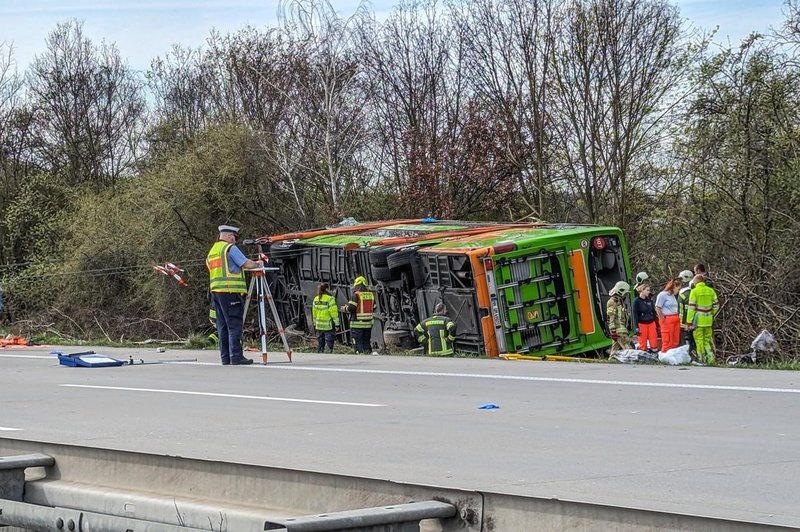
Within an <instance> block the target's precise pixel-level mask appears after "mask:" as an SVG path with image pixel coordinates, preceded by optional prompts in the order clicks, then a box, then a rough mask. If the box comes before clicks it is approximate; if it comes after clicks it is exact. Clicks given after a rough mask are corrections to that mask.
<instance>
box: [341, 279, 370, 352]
mask: <svg viewBox="0 0 800 532" xmlns="http://www.w3.org/2000/svg"><path fill="white" fill-rule="evenodd" d="M374 311H375V294H374V293H373V292H371V291H370V290H369V289H368V288H367V279H366V277H364V276H363V275H359V276H357V277H356V278H355V280H354V281H353V298H352V299H351V300H350V301H348V302H347V304H346V305H344V306H343V307H342V312H346V313H347V315H348V316H349V317H350V336H352V338H353V342H354V343H355V350H356V353H369V351H370V349H371V348H372V323H373V320H374V318H373V315H372V313H373V312H374Z"/></svg>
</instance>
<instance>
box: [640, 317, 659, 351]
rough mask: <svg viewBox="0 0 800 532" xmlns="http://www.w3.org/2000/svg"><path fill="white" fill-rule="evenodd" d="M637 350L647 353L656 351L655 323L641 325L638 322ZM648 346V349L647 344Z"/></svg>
mask: <svg viewBox="0 0 800 532" xmlns="http://www.w3.org/2000/svg"><path fill="white" fill-rule="evenodd" d="M637 340H638V342H639V349H641V350H642V351H647V350H648V349H658V326H657V325H656V322H651V323H642V322H639V336H638V337H637ZM648 343H649V344H650V347H648V346H647V344H648Z"/></svg>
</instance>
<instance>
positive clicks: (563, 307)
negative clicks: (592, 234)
mask: <svg viewBox="0 0 800 532" xmlns="http://www.w3.org/2000/svg"><path fill="white" fill-rule="evenodd" d="M514 255H517V256H514V257H508V256H504V255H496V256H495V257H493V259H494V268H493V270H492V273H491V274H490V275H492V274H493V275H494V288H495V291H496V295H497V306H498V309H497V313H496V314H495V319H497V318H498V317H499V319H500V321H501V324H500V325H502V329H503V333H504V334H503V339H504V344H505V351H506V352H509V353H514V352H516V353H536V352H537V351H547V352H551V353H552V352H559V351H562V350H564V349H565V348H566V346H568V345H569V344H571V343H575V342H578V341H579V340H580V338H579V331H578V327H577V323H578V322H577V321H576V319H575V317H576V309H575V302H574V298H573V290H572V283H571V275H570V274H569V272H570V269H569V266H568V258H569V257H568V255H567V252H566V249H557V250H542V251H539V252H536V253H531V254H528V255H520V254H519V252H516V253H514ZM487 273H488V272H487Z"/></svg>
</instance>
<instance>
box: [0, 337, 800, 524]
mask: <svg viewBox="0 0 800 532" xmlns="http://www.w3.org/2000/svg"><path fill="white" fill-rule="evenodd" d="M52 349H53V348H42V347H31V348H23V349H5V350H0V399H1V400H2V409H0V437H10V438H18V439H32V440H39V441H52V442H58V443H68V444H77V445H87V446H96V447H103V448H111V449H121V450H132V451H140V452H149V453H158V454H170V455H180V456H185V457H192V458H205V459H213V460H222V461H234V462H241V463H250V464H260V465H269V466H277V467H286V468H293V469H303V470H309V471H321V472H329V473H342V474H348V475H356V476H365V477H372V478H380V479H388V480H395V481H401V482H414V483H421V484H429V485H436V486H444V487H452V488H462V489H476V490H485V491H493V492H501V493H510V494H518V495H528V496H541V497H556V498H560V499H569V500H578V501H586V502H595V503H602V504H614V505H620V506H628V507H638V508H648V509H655V510H664V511H670V512H681V513H687V514H696V515H705V516H715V517H726V518H735V519H747V520H753V521H758V522H765V523H774V524H783V525H789V526H797V527H800V508H799V507H798V505H797V493H798V488H800V422H798V411H800V373H797V372H787V371H766V370H747V369H741V368H706V367H689V368H675V367H665V366H649V365H648V366H641V365H622V364H605V363H592V364H588V363H587V364H579V363H568V362H527V361H525V362H523V361H503V360H488V359H435V358H424V357H391V356H370V355H365V356H355V355H320V354H303V353H296V354H295V355H294V362H293V363H291V364H289V363H285V362H284V361H285V360H286V357H285V355H281V354H273V355H271V356H270V364H268V365H267V366H264V365H261V364H256V365H252V366H225V367H223V366H220V365H219V364H218V363H217V355H216V354H215V353H213V352H210V351H189V350H178V349H168V350H167V352H166V353H157V352H156V351H155V349H154V348H148V349H113V348H94V349H95V350H96V351H97V352H100V353H104V354H108V355H109V356H113V357H117V358H123V359H127V358H128V357H129V356H133V357H134V358H136V359H140V358H141V359H144V360H145V361H146V362H157V361H159V360H165V359H170V360H174V359H184V360H188V359H195V358H196V359H197V361H196V362H195V361H191V362H184V363H160V364H144V365H134V366H123V367H115V368H71V367H65V366H60V365H59V364H58V361H57V359H56V357H55V356H53V355H49V354H48V351H50V350H52ZM57 349H60V350H63V351H66V352H77V351H83V350H87V349H91V348H87V347H80V348H66V347H60V348H57ZM256 357H258V354H256ZM484 405H496V406H497V407H498V408H485V409H482V408H480V407H481V406H484Z"/></svg>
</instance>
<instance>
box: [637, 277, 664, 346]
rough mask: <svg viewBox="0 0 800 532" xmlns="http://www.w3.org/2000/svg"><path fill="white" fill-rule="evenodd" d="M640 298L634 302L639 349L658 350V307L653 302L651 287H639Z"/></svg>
mask: <svg viewBox="0 0 800 532" xmlns="http://www.w3.org/2000/svg"><path fill="white" fill-rule="evenodd" d="M638 290H639V296H638V297H637V298H636V299H635V300H634V301H633V328H634V331H635V332H636V334H637V340H638V342H639V349H641V350H642V351H657V350H658V328H657V327H658V326H657V323H656V319H657V318H658V316H657V315H656V306H655V303H654V302H653V298H652V297H651V296H652V289H651V288H650V285H647V284H645V285H641V286H640V287H639V289H638Z"/></svg>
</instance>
